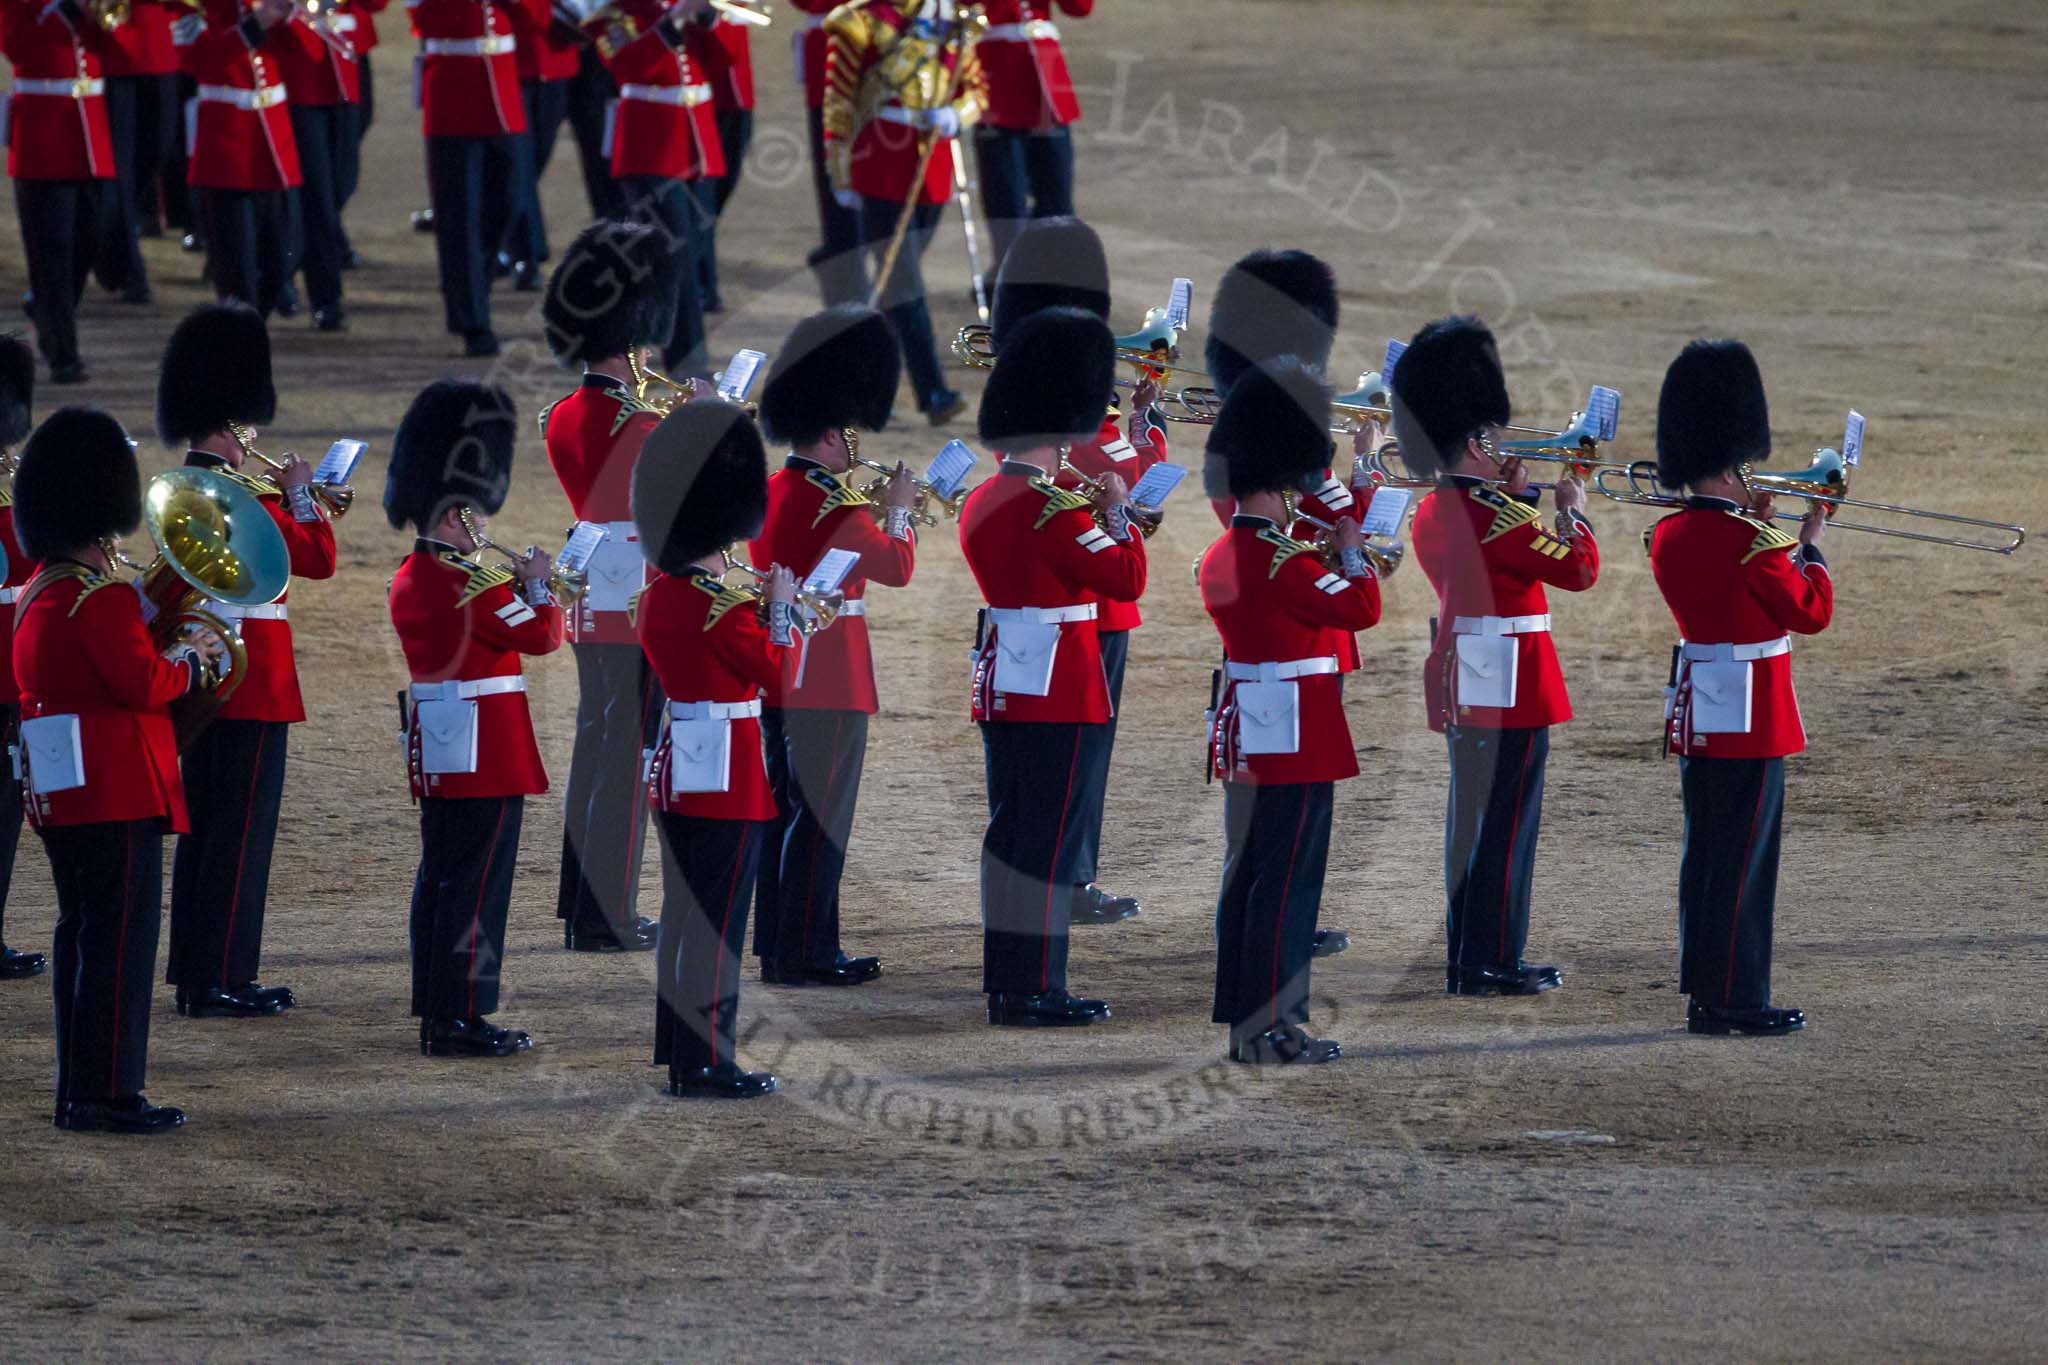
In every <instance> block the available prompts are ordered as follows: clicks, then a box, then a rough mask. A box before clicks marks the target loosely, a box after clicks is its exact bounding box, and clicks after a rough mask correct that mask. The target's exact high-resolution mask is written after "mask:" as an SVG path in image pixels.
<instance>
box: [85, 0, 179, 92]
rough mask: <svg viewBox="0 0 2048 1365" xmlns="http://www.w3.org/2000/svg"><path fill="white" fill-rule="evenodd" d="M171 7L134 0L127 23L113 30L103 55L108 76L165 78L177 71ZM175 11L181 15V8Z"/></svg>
mask: <svg viewBox="0 0 2048 1365" xmlns="http://www.w3.org/2000/svg"><path fill="white" fill-rule="evenodd" d="M171 8H172V6H171V5H170V4H167V3H163V0H134V3H133V4H132V5H131V6H130V8H129V12H128V22H127V23H125V24H122V25H120V26H118V27H117V28H115V29H114V32H113V39H114V43H113V46H112V47H110V48H108V49H107V51H106V53H105V54H104V58H105V62H106V68H107V74H108V75H109V76H168V75H171V74H172V73H173V72H175V71H176V70H177V69H178V48H177V45H176V44H175V43H173V42H172V41H171V23H172V20H173V18H174V16H173V15H172V13H171ZM178 9H179V12H180V13H182V12H183V10H184V6H182V5H179V6H178Z"/></svg>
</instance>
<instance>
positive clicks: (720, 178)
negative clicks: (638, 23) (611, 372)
mask: <svg viewBox="0 0 2048 1365" xmlns="http://www.w3.org/2000/svg"><path fill="white" fill-rule="evenodd" d="M687 32H688V33H689V35H690V37H691V39H692V40H693V41H692V42H691V45H690V58H691V60H692V61H694V62H695V63H696V64H697V69H698V70H699V71H701V72H702V73H703V75H704V81H705V83H706V84H707V85H709V86H710V87H711V119H712V122H713V123H714V124H716V125H717V128H718V147H719V155H720V158H721V159H722V160H723V161H724V163H725V169H724V170H723V171H721V172H720V173H719V174H717V175H703V176H699V177H698V178H697V179H696V180H694V181H692V182H691V185H690V189H691V191H692V192H693V193H694V194H695V195H696V196H697V222H698V225H699V226H700V227H701V228H702V229H703V234H704V249H703V251H702V252H700V253H699V255H698V258H697V280H698V284H699V286H700V293H701V295H702V302H703V306H704V311H705V312H706V313H722V312H724V311H725V301H724V300H723V299H722V298H720V297H719V293H718V220H719V218H720V217H721V216H722V215H723V214H724V213H725V206H726V203H727V202H728V201H729V200H731V198H732V195H733V191H734V190H736V189H738V188H739V184H740V172H741V171H742V170H743V169H745V167H746V161H747V150H748V149H749V148H750V147H752V146H753V142H754V53H753V43H752V39H751V38H750V36H749V35H750V34H752V32H753V25H751V24H748V23H746V22H744V21H742V20H739V19H735V18H733V17H732V15H731V14H729V13H727V12H726V11H724V10H713V11H712V12H711V13H710V14H708V15H705V16H704V17H703V18H702V19H700V20H699V21H698V22H697V23H696V24H693V25H691V26H690V28H689V29H688V30H687Z"/></svg>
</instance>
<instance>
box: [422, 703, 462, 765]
mask: <svg viewBox="0 0 2048 1365" xmlns="http://www.w3.org/2000/svg"><path fill="white" fill-rule="evenodd" d="M412 723H413V724H414V725H415V726H416V727H418V729H419V732H420V771H421V772H425V773H473V772H475V771H476V731H477V724H476V702H475V700H474V699H471V700H469V701H418V702H414V703H413V707H412Z"/></svg>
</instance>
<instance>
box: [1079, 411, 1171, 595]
mask: <svg viewBox="0 0 2048 1365" xmlns="http://www.w3.org/2000/svg"><path fill="white" fill-rule="evenodd" d="M1117 417H1118V413H1117V410H1116V409H1115V408H1111V409H1110V410H1109V413H1108V415H1107V416H1105V417H1104V418H1103V419H1102V430H1101V431H1100V432H1098V433H1096V436H1095V439H1094V440H1092V441H1083V442H1081V443H1080V444H1078V445H1076V446H1075V447H1074V448H1073V449H1072V450H1070V451H1068V452H1067V462H1068V463H1069V464H1072V465H1073V466H1074V468H1075V469H1077V470H1079V471H1080V472H1081V474H1082V475H1085V476H1086V477H1088V478H1091V479H1099V478H1101V477H1102V476H1103V475H1104V474H1111V473H1114V474H1117V475H1119V476H1121V477H1122V479H1123V481H1124V482H1125V483H1126V484H1128V485H1130V486H1131V487H1133V488H1135V487H1137V484H1138V480H1139V479H1140V478H1142V477H1144V474H1145V471H1146V470H1148V469H1150V468H1151V467H1152V466H1153V465H1155V464H1160V463H1162V462H1164V461H1165V459H1166V433H1165V432H1163V431H1161V430H1159V428H1157V427H1154V428H1152V444H1151V445H1149V446H1141V445H1133V444H1132V443H1131V442H1130V441H1129V440H1128V439H1126V438H1125V436H1124V433H1123V428H1121V427H1119V426H1118V425H1117ZM1055 482H1057V483H1058V484H1059V486H1060V487H1062V488H1075V487H1078V486H1079V485H1080V482H1081V480H1080V479H1079V478H1077V477H1076V476H1075V475H1073V474H1070V473H1067V472H1066V471H1065V470H1061V471H1060V473H1059V475H1058V477H1057V478H1056V479H1055ZM1143 624H1144V618H1143V617H1141V616H1140V615H1139V614H1138V604H1137V603H1136V602H1117V601H1110V600H1105V601H1104V602H1103V603H1102V604H1101V613H1100V614H1099V615H1098V616H1097V617H1096V618H1095V629H1096V630H1097V631H1098V632H1107V631H1112V630H1133V629H1136V628H1137V627H1138V626H1140V625H1143Z"/></svg>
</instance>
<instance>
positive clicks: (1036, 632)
mask: <svg viewBox="0 0 2048 1365" xmlns="http://www.w3.org/2000/svg"><path fill="white" fill-rule="evenodd" d="M1059 647H1060V627H1059V622H1057V621H1050V622H1030V623H1025V622H1020V621H1005V622H1003V623H1002V624H1001V625H998V626H997V627H996V691H998V692H1009V693H1012V694H1014V695H1016V696H1020V697H1042V696H1044V695H1046V694H1047V693H1048V692H1050V691H1052V663H1053V659H1054V658H1055V657H1056V656H1057V655H1058V654H1059Z"/></svg>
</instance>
